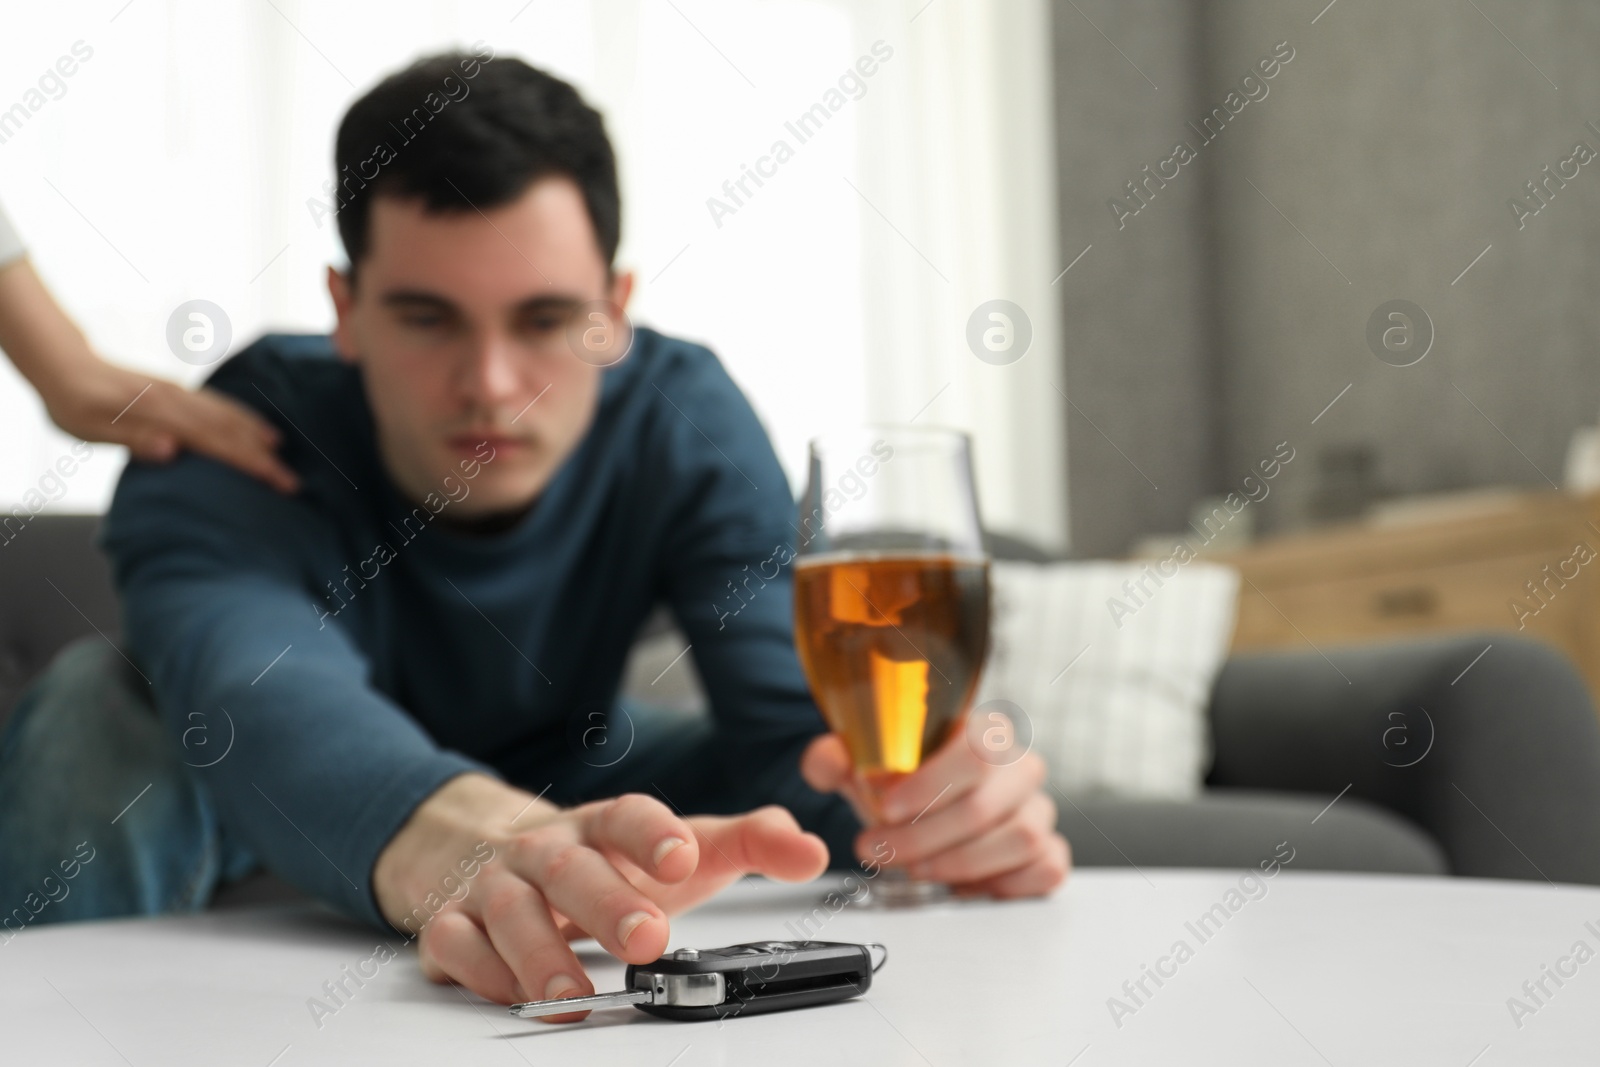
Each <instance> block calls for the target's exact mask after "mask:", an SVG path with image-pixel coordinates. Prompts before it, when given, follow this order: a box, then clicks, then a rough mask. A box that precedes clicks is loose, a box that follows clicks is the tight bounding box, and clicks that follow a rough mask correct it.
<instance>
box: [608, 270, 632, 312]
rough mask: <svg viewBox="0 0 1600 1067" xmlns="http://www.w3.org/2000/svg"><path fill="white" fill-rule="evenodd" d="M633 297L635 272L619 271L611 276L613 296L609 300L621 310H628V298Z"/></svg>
mask: <svg viewBox="0 0 1600 1067" xmlns="http://www.w3.org/2000/svg"><path fill="white" fill-rule="evenodd" d="M632 295H633V271H631V270H623V271H618V272H616V273H615V274H613V275H612V276H611V295H610V297H609V298H608V299H610V301H611V302H612V303H613V304H615V305H617V307H619V308H621V309H622V310H623V311H626V310H628V298H629V297H630V296H632Z"/></svg>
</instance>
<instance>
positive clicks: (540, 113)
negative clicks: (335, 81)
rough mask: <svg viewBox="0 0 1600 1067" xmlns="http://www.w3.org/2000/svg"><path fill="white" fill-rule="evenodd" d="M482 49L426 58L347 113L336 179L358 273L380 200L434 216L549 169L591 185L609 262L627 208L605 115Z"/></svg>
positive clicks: (588, 190)
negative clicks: (375, 201)
mask: <svg viewBox="0 0 1600 1067" xmlns="http://www.w3.org/2000/svg"><path fill="white" fill-rule="evenodd" d="M479 47H480V48H481V50H480V51H477V52H473V53H468V52H447V53H444V54H442V55H436V56H427V57H425V58H423V59H419V60H417V61H416V62H415V63H413V64H411V66H409V67H407V68H406V69H404V70H402V71H399V72H397V73H395V74H391V75H389V76H388V77H387V78H385V79H383V81H381V82H379V83H378V84H377V85H376V86H374V87H373V88H372V90H371V91H370V92H368V93H367V94H366V95H365V96H363V97H362V98H361V99H359V100H357V101H356V102H355V103H354V104H352V105H350V110H349V111H347V112H345V116H344V121H343V122H341V123H340V124H339V136H338V138H337V140H336V141H335V143H334V182H335V196H336V198H337V203H338V220H339V237H340V238H341V239H342V240H343V241H344V249H345V254H346V255H347V256H349V257H350V273H351V278H352V280H353V279H354V277H355V272H356V269H357V264H359V263H360V261H361V259H362V257H363V256H365V255H366V252H367V246H368V241H369V239H370V226H371V221H372V198H373V197H374V196H398V197H418V198H420V199H421V200H422V202H423V205H424V209H425V210H427V211H430V212H444V211H451V212H455V211H474V210H479V211H487V210H489V209H490V208H495V207H500V206H503V205H505V204H508V203H510V202H511V201H513V200H515V199H517V197H519V196H521V195H522V193H523V192H524V191H525V190H526V189H527V188H528V186H529V185H530V184H532V183H533V182H534V181H537V180H538V179H540V178H547V177H552V176H560V177H567V178H570V179H572V181H573V182H574V183H575V184H576V185H577V186H578V188H579V190H580V191H582V193H583V201H584V204H585V206H586V207H587V208H588V210H589V221H590V222H591V223H592V224H593V226H594V234H595V239H596V241H597V243H598V244H599V246H600V254H601V256H602V257H603V258H604V260H605V262H606V265H607V266H608V267H609V266H610V265H611V262H612V260H613V259H614V258H615V256H616V254H617V242H618V240H619V238H620V236H621V228H622V220H621V214H622V204H621V197H620V196H619V194H618V192H617V163H616V156H615V155H614V154H613V152H612V150H611V141H610V140H609V139H608V138H607V137H606V130H605V123H604V122H603V121H602V120H601V118H600V113H599V112H598V111H596V110H594V109H593V108H592V107H590V106H589V105H588V104H586V103H584V102H583V98H582V97H580V96H579V95H578V91H577V90H576V89H574V88H573V87H572V86H571V85H568V84H567V83H566V82H564V81H562V80H561V79H559V78H554V77H551V76H550V75H549V74H546V73H545V72H544V71H541V70H536V69H535V68H533V67H530V66H529V65H528V64H526V63H524V62H522V61H521V60H520V59H510V58H507V59H496V58H495V57H494V53H493V50H492V49H490V48H489V47H488V46H486V45H485V46H479Z"/></svg>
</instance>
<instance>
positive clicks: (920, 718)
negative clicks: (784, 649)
mask: <svg viewBox="0 0 1600 1067" xmlns="http://www.w3.org/2000/svg"><path fill="white" fill-rule="evenodd" d="M794 604H795V607H794V615H795V646H796V648H797V649H798V651H799V654H800V663H801V665H802V667H804V669H805V672H806V677H807V679H808V680H809V681H810V683H811V692H812V694H813V696H815V698H816V701H817V704H818V706H819V707H820V708H821V709H822V714H823V716H824V717H825V718H826V719H827V721H828V725H829V727H830V728H831V729H832V730H833V731H834V732H835V733H837V734H839V735H840V736H842V737H843V738H844V741H845V744H846V745H847V746H848V747H849V749H850V755H851V758H852V760H853V761H854V763H855V766H856V769H857V770H858V771H860V772H862V773H863V775H864V777H865V778H866V780H867V783H868V787H869V789H870V791H871V792H873V793H879V792H881V790H882V789H883V788H884V787H886V786H887V785H888V784H889V783H890V782H892V781H893V780H894V779H895V778H897V777H898V776H900V775H902V774H907V773H909V772H911V771H914V770H916V769H917V767H918V766H919V765H921V763H922V760H923V757H924V756H926V755H928V754H929V753H931V752H933V751H934V750H936V749H937V748H938V747H939V746H940V745H942V744H943V743H944V741H945V740H946V739H947V738H948V737H949V736H950V734H951V732H952V730H954V729H956V728H958V727H959V724H960V722H961V719H962V716H963V715H964V714H965V712H966V710H967V706H968V704H969V703H970V702H971V700H972V696H973V693H974V692H975V691H976V690H977V687H978V674H979V672H980V671H981V670H982V668H983V661H984V657H985V656H986V655H987V653H988V650H989V563H988V560H986V559H983V558H963V557H958V556H952V555H948V554H930V553H914V552H863V553H827V554H821V555H817V556H812V557H805V556H802V557H801V558H800V559H799V560H797V561H796V563H795V571H794ZM867 799H868V800H869V802H871V803H873V804H874V805H875V803H876V798H875V797H869V798H867Z"/></svg>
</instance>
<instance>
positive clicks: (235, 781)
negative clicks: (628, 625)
mask: <svg viewBox="0 0 1600 1067" xmlns="http://www.w3.org/2000/svg"><path fill="white" fill-rule="evenodd" d="M303 507H304V506H303V505H301V504H299V503H296V502H295V501H291V500H286V499H284V498H281V497H277V496H276V494H273V493H271V491H270V490H268V489H266V488H265V487H260V486H254V485H250V484H247V483H246V480H245V479H244V478H242V477H240V476H238V475H234V474H231V473H229V472H226V471H223V470H222V468H220V467H218V466H216V465H214V464H211V463H209V462H208V461H202V460H195V459H185V460H180V461H179V462H178V463H177V464H175V465H174V466H172V467H170V468H166V469H163V470H160V471H155V470H150V469H147V468H141V467H134V468H130V470H129V472H128V474H127V475H126V476H125V477H124V480H123V483H122V484H121V486H120V487H119V489H118V493H117V500H116V503H115V506H114V507H113V509H112V514H111V516H110V518H109V520H108V523H107V529H106V537H105V541H106V547H107V549H108V551H109V552H110V554H111V556H112V558H113V561H114V563H115V567H116V572H117V578H118V584H119V586H120V587H121V589H122V594H123V604H124V612H125V615H126V624H127V625H126V630H127V633H128V634H129V637H130V642H131V645H132V651H133V652H134V654H135V656H136V657H137V658H138V660H139V661H140V662H141V664H142V668H143V670H144V671H145V673H146V674H147V675H149V677H150V679H151V681H152V683H153V685H154V687H155V690H156V694H155V695H156V700H157V703H158V704H159V706H160V708H161V710H162V715H163V718H164V720H165V721H166V724H167V727H168V729H169V730H170V731H171V732H172V733H173V734H174V735H175V737H176V738H177V739H178V740H179V742H180V744H181V743H182V740H183V737H184V733H185V731H190V730H194V729H197V728H198V729H200V730H202V731H203V736H204V737H205V739H206V743H205V748H204V750H203V751H204V756H203V757H201V756H199V755H193V756H192V757H191V763H200V762H209V765H208V766H203V767H197V768H196V773H197V774H198V775H200V776H201V779H202V780H203V781H204V782H205V783H206V785H207V787H208V789H209V790H210V791H211V793H212V795H213V796H214V797H215V799H216V801H217V804H218V805H219V807H220V808H221V809H222V815H223V818H224V819H225V820H227V822H228V825H229V827H230V829H233V830H236V831H238V832H239V833H240V834H241V836H242V837H243V838H244V840H245V841H246V843H247V844H248V845H249V846H250V848H251V849H252V850H254V851H255V853H256V855H257V856H258V857H259V858H261V859H262V861H263V862H265V863H266V864H267V865H268V866H269V867H271V868H272V869H273V870H274V871H276V872H277V873H278V874H280V875H282V876H283V877H285V878H287V879H288V880H290V881H292V882H294V883H295V884H297V885H299V886H301V887H302V888H305V889H306V890H308V891H310V892H312V893H314V894H316V895H317V896H319V897H321V898H323V899H325V900H328V901H330V902H331V903H334V904H335V905H337V906H339V907H341V908H342V909H343V910H345V911H347V912H349V913H351V914H353V915H356V916H359V917H361V918H364V919H367V920H368V921H370V922H373V923H375V924H378V925H388V926H393V927H394V928H396V929H398V930H401V931H403V932H405V933H406V934H408V935H417V936H418V938H419V940H418V947H419V960H420V963H421V965H422V968H423V971H424V973H426V974H427V975H428V976H429V977H431V978H433V979H434V980H436V981H445V980H454V981H457V982H460V983H461V984H462V985H464V986H466V987H467V988H468V989H471V990H472V991H473V992H476V993H478V994H479V995H481V996H484V997H486V998H489V999H491V1000H496V1001H499V1002H501V1003H511V1002H512V1001H514V1000H517V999H533V998H542V997H545V996H579V995H583V994H586V993H592V992H594V988H593V986H592V984H591V983H590V982H589V980H588V978H587V976H586V975H585V973H584V970H583V967H582V965H581V964H580V963H579V961H578V959H577V957H576V956H575V955H574V953H573V952H572V950H571V948H569V947H568V942H569V941H571V940H574V939H577V938H581V937H584V936H592V937H593V938H594V939H595V940H596V941H598V942H599V943H600V944H601V945H602V946H603V947H605V948H606V949H607V950H608V951H610V952H612V953H614V954H615V955H617V956H618V957H620V958H622V959H624V960H626V961H628V962H633V963H645V962H649V961H650V960H653V959H655V958H657V957H658V956H659V955H660V954H661V952H662V951H663V950H664V948H665V946H666V944H667V939H668V936H669V929H668V921H667V920H668V916H670V915H672V914H675V913H677V912H680V911H683V910H685V909H687V908H690V907H693V906H694V905H695V904H698V903H700V902H701V901H703V900H705V899H706V898H708V897H710V896H712V895H714V894H715V893H716V892H717V891H718V890H720V889H722V888H723V887H724V886H726V885H728V884H729V883H730V882H732V881H734V880H735V879H736V878H738V877H739V876H740V875H741V874H744V873H764V874H767V875H770V876H771V877H774V878H779V879H785V880H807V879H810V878H814V877H816V875H817V874H819V873H820V872H821V871H822V870H823V868H824V867H825V866H826V864H827V848H826V846H824V845H823V843H822V842H821V841H820V840H818V839H817V838H816V837H814V836H813V835H811V834H808V833H805V832H804V831H802V830H801V829H800V827H799V826H798V825H797V824H796V823H795V820H794V819H793V817H792V816H790V815H789V813H788V812H786V811H784V810H782V809H780V808H767V809H764V810H760V811H755V812H751V813H749V814H746V815H741V816H735V817H720V818H714V817H699V818H690V819H682V818H679V817H678V816H677V815H675V814H673V812H672V811H671V810H670V809H668V808H667V807H666V806H665V805H663V804H661V803H660V802H659V801H656V800H654V799H651V798H649V797H644V796H639V795H632V796H624V797H619V798H616V799H613V800H602V801H596V802H594V803H590V804H585V805H582V806H580V807H578V808H574V809H571V810H562V809H560V808H557V807H556V806H554V805H552V804H549V803H546V802H544V801H541V800H538V799H537V798H535V797H534V796H533V795H532V794H529V793H527V792H525V791H523V790H520V789H517V788H514V787H512V786H510V785H507V784H506V783H504V782H502V781H500V780H499V779H498V778H495V777H494V776H493V775H492V773H490V772H489V771H488V769H487V768H483V767H481V766H480V765H479V764H477V763H475V762H473V761H472V760H469V759H467V758H466V757H464V756H461V755H459V754H456V753H452V752H448V751H445V750H442V749H440V748H439V747H438V746H437V744H436V743H435V742H434V741H433V739H432V738H431V737H429V736H428V735H427V734H426V733H425V732H424V731H423V730H422V729H421V728H420V727H419V726H418V725H417V724H416V723H415V722H414V721H413V720H412V719H411V718H410V717H409V716H408V715H407V714H406V713H405V712H404V711H403V710H402V709H401V708H400V707H398V706H397V705H395V704H394V703H393V702H392V701H390V700H389V699H388V698H386V697H385V696H383V694H381V693H379V692H378V691H377V690H375V689H374V688H373V687H372V686H371V684H370V681H369V679H368V676H367V667H366V663H365V660H364V658H363V657H362V655H361V653H360V652H359V650H358V649H356V648H355V646H354V645H353V644H351V642H350V641H349V639H348V638H347V637H346V636H345V634H344V632H343V630H342V629H341V628H340V627H339V626H338V625H336V624H335V623H334V622H333V621H332V620H331V619H326V620H325V619H322V618H320V617H319V616H320V614H321V611H322V610H324V609H322V608H321V607H320V606H319V605H318V604H317V601H316V598H315V597H314V596H312V595H310V594H309V593H307V592H306V591H305V588H306V583H305V581H304V576H303V575H302V574H301V573H300V570H301V568H303V566H304V561H305V560H308V559H310V560H315V559H319V558H324V557H326V556H327V554H328V553H329V552H330V551H331V549H330V546H329V544H326V543H322V541H323V540H324V539H326V538H327V537H328V532H327V531H324V530H321V529H319V527H318V525H317V521H316V520H315V519H314V518H313V517H312V516H309V515H308V514H306V513H305V512H304V511H303V510H301V509H302V508H303ZM334 570H335V571H337V567H335V568H334ZM191 736H192V737H197V736H202V735H200V734H196V735H191ZM230 737H231V738H232V744H231V747H230V746H229V745H228V741H227V740H226V739H227V738H230ZM224 749H226V752H227V754H226V755H225V756H223V757H222V758H221V759H216V760H215V762H210V761H211V760H212V759H213V756H212V753H214V752H219V751H222V750H224ZM189 751H190V752H191V753H193V752H198V751H200V750H199V749H198V748H197V747H192V748H191V749H189ZM463 885H465V887H466V888H465V890H464V891H462V886H463ZM581 1017H582V1014H581V1013H569V1014H568V1015H565V1016H552V1017H550V1018H549V1021H551V1022H561V1021H567V1020H570V1019H574V1018H581Z"/></svg>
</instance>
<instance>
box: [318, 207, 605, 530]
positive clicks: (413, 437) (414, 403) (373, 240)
mask: <svg viewBox="0 0 1600 1067" xmlns="http://www.w3.org/2000/svg"><path fill="white" fill-rule="evenodd" d="M370 210H371V212H372V218H371V225H370V228H369V234H370V239H369V242H368V250H367V254H366V256H365V258H363V259H362V261H361V262H360V264H359V270H358V282H357V284H356V286H355V287H354V288H353V289H352V287H351V286H350V284H349V282H348V280H347V279H346V277H345V276H344V275H342V274H339V273H338V272H337V271H334V270H332V269H330V270H329V272H328V289H329V292H330V293H331V294H332V296H333V302H334V306H335V308H336V309H337V311H338V315H339V325H338V328H337V330H336V331H335V334H334V340H335V344H336V346H337V348H338V351H339V355H340V357H341V358H343V359H345V360H347V361H349V362H353V363H359V364H360V365H361V367H362V369H363V373H364V375H365V378H366V388H367V397H368V401H369V402H370V403H371V405H372V411H373V416H374V418H375V419H376V421H377V428H378V448H379V452H380V453H381V455H382V456H383V461H384V466H385V467H386V469H387V470H388V472H389V476H390V477H391V478H392V479H394V482H395V484H396V485H398V486H399V487H400V489H401V490H402V491H404V493H405V494H406V496H408V497H410V498H411V499H412V500H413V501H416V502H422V501H423V500H425V499H426V498H427V496H428V495H429V494H430V493H434V494H437V495H438V496H440V497H446V496H451V497H452V498H454V497H453V494H452V493H450V489H451V488H452V487H459V485H460V484H461V475H462V472H463V470H464V469H465V470H476V472H477V473H476V477H475V478H474V479H473V480H472V483H471V491H470V493H469V494H467V495H466V496H465V497H461V498H459V499H458V500H457V502H455V503H453V504H452V506H451V513H452V515H454V516H456V517H459V518H475V517H482V516H486V515H493V514H497V513H502V512H508V511H515V510H520V509H522V508H525V507H527V506H528V505H529V504H531V503H532V502H533V501H534V499H535V498H536V497H537V496H538V495H539V493H540V492H541V491H542V490H543V489H544V487H545V485H546V484H548V483H549V481H550V478H551V477H552V476H553V475H554V473H555V471H556V470H557V468H559V467H560V466H561V464H562V462H563V461H564V460H565V459H566V458H567V457H568V456H569V455H571V454H572V451H573V449H575V448H576V447H577V445H578V442H579V441H580V440H581V439H582V437H583V435H584V433H585V432H587V430H588V429H589V425H590V423H591V422H592V421H593V419H594V413H595V407H596V404H597V402H598V400H599V395H600V376H601V374H602V373H603V370H602V367H601V366H600V365H599V361H596V360H593V359H590V360H584V359H580V358H578V356H577V355H576V354H575V351H574V348H573V346H572V345H570V344H569V342H568V328H569V326H571V325H572V323H573V322H574V318H575V314H576V313H577V312H578V309H579V308H580V307H581V306H582V305H583V304H585V303H587V302H589V301H596V300H609V301H610V302H611V303H612V304H614V305H616V306H617V307H619V308H620V307H625V306H626V304H627V301H628V296H629V293H630V292H631V290H632V286H633V278H632V275H630V274H618V275H616V276H615V277H614V278H613V277H612V276H611V275H610V273H609V272H608V270H607V264H606V262H605V260H604V258H603V257H602V255H601V252H600V248H599V245H598V243H597V241H596V239H595V234H594V227H593V225H592V224H591V223H590V221H589V214H588V211H587V209H586V208H585V206H584V201H583V194H582V193H581V192H580V191H579V189H578V187H577V185H576V184H575V183H573V182H572V181H570V180H569V179H566V178H547V179H542V180H540V181H537V182H535V183H533V184H532V185H530V186H529V187H528V189H527V190H526V191H525V192H524V193H523V194H522V195H521V196H520V197H518V198H517V199H516V200H514V201H512V202H511V203H509V204H506V205H503V206H501V207H498V208H493V209H491V210H488V211H484V212H479V211H476V210H469V211H460V212H449V213H443V214H438V213H435V214H430V213H427V212H425V211H424V210H423V208H422V203H421V201H420V200H415V199H398V198H394V197H384V196H379V197H376V198H374V199H373V201H372V203H371V206H370ZM622 350H623V349H622V348H620V347H619V348H617V349H616V351H618V352H620V351H622ZM491 449H492V450H493V451H492V455H493V459H491V460H488V462H484V460H485V459H486V458H487V457H488V456H490V455H491V451H490V450H491ZM464 462H465V463H466V464H468V467H466V468H463V466H462V464H463V463H464ZM447 478H448V479H450V481H449V483H448V484H447V483H446V479H447ZM457 492H459V488H457Z"/></svg>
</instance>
